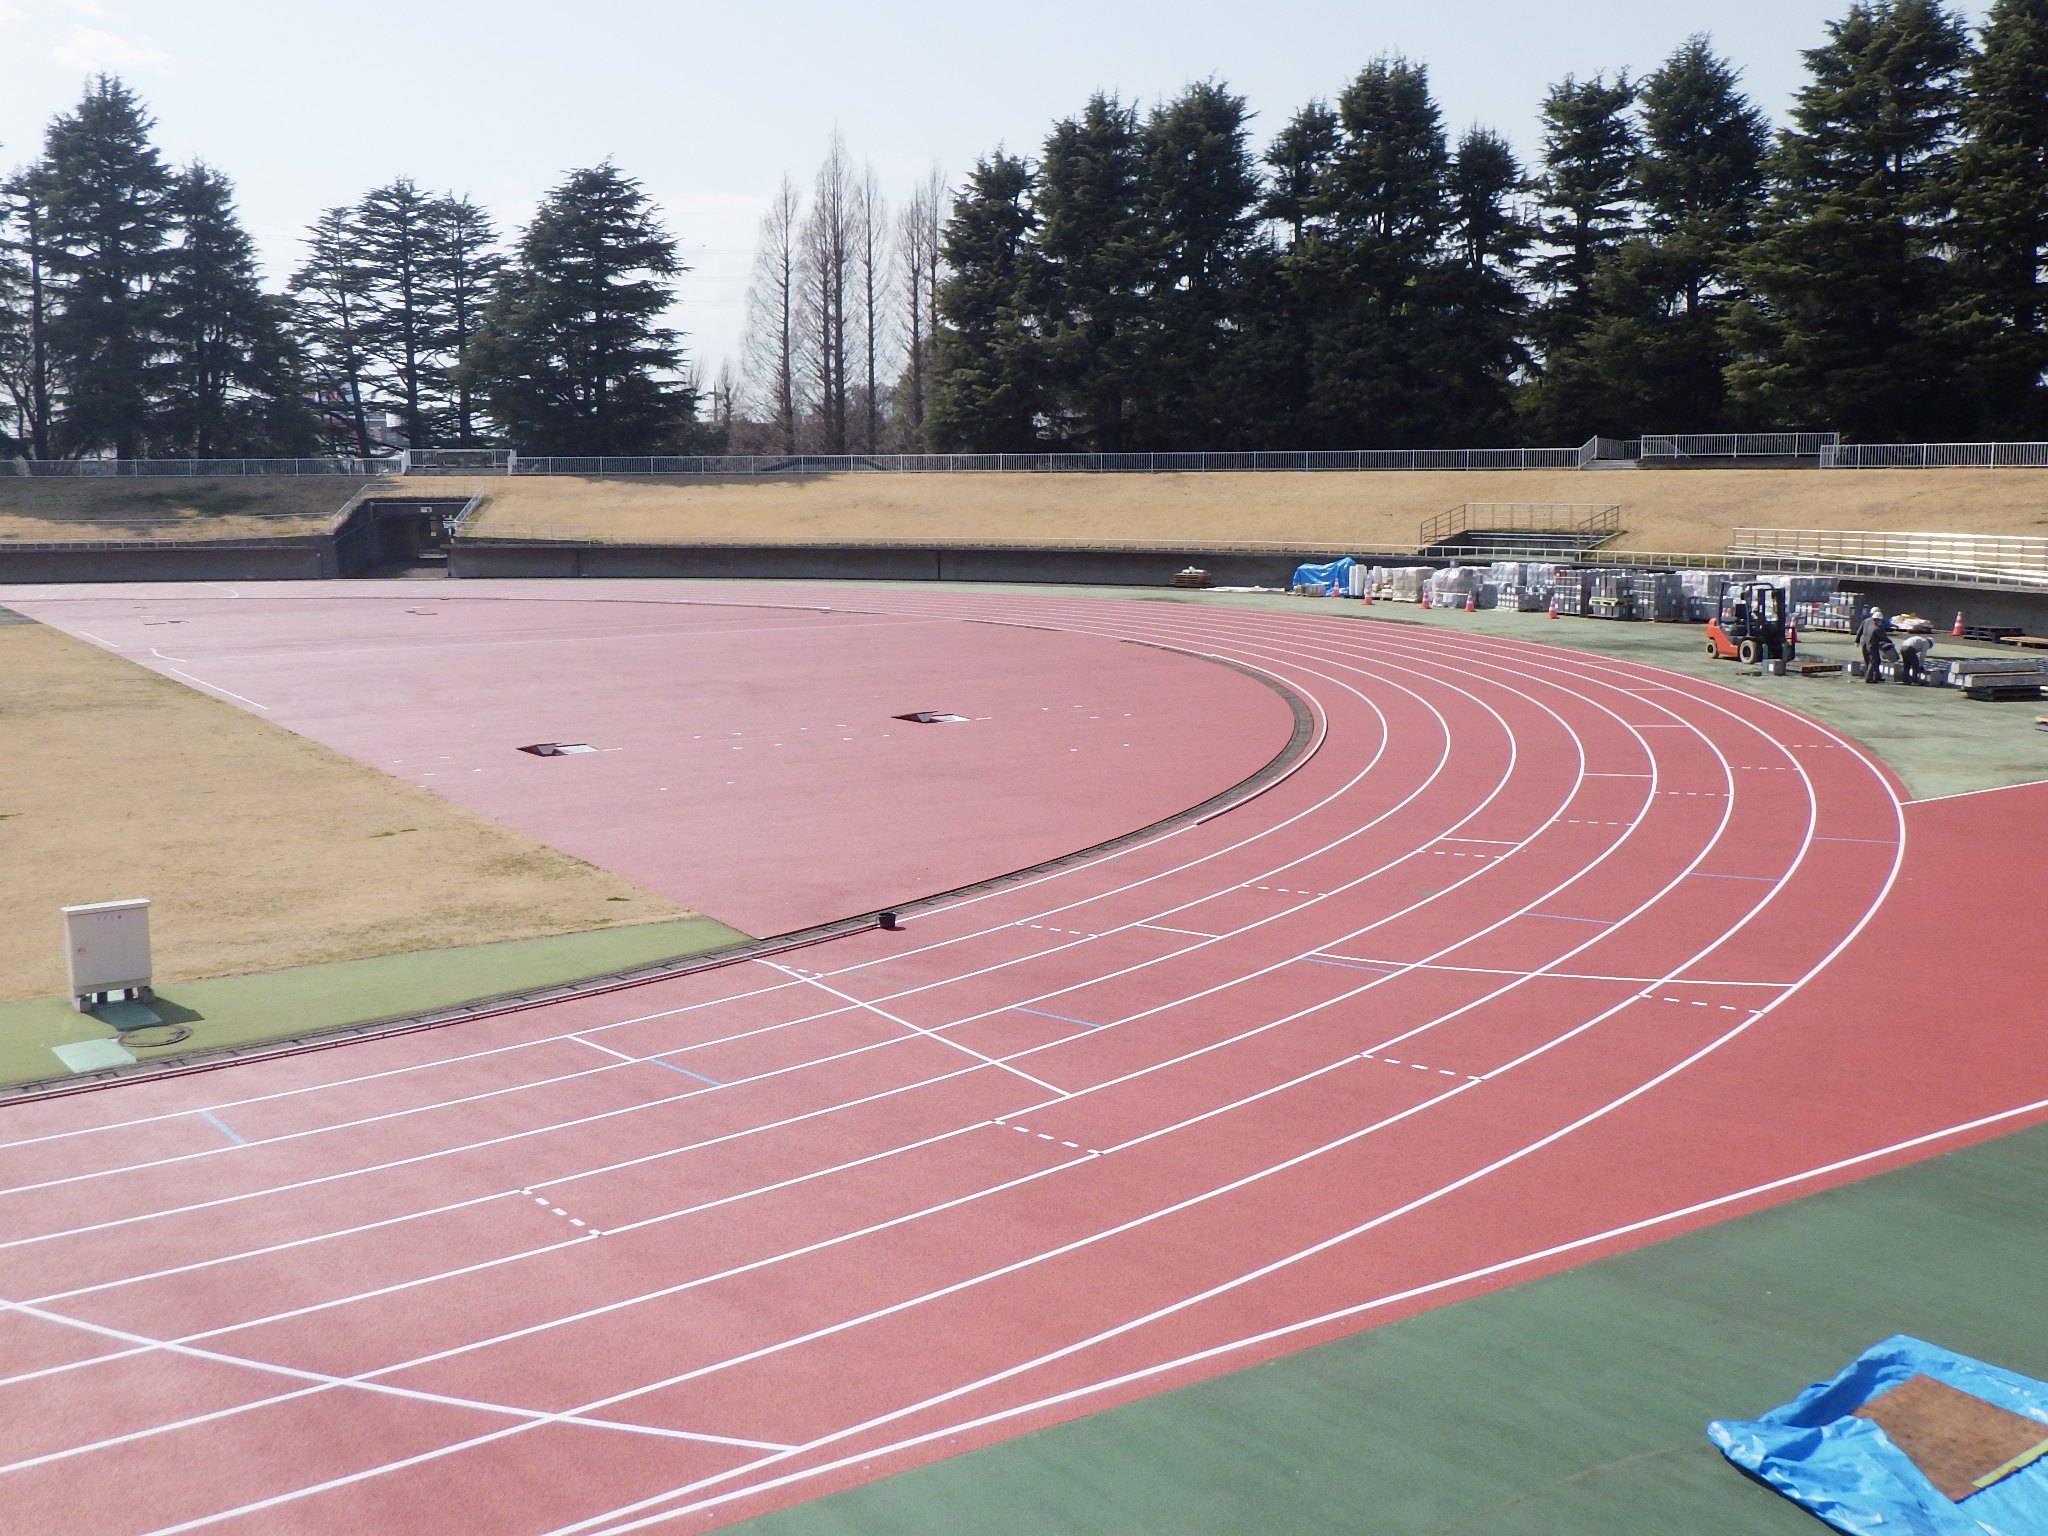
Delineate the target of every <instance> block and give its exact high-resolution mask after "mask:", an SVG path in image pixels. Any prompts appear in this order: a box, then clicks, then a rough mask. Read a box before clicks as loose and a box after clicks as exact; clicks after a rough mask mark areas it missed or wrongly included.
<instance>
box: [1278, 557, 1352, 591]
mask: <svg viewBox="0 0 2048 1536" xmlns="http://www.w3.org/2000/svg"><path fill="white" fill-rule="evenodd" d="M1357 563H1358V562H1357V561H1355V560H1353V559H1352V558H1351V557H1350V556H1349V555H1345V556H1343V557H1342V558H1341V559H1337V560H1332V561H1331V562H1330V563H1329V564H1328V565H1297V566H1296V567H1295V568H1294V580H1293V581H1291V582H1289V583H1288V586H1289V587H1290V588H1292V587H1323V588H1326V589H1328V590H1329V591H1331V592H1333V593H1334V594H1336V595H1337V596H1339V597H1342V596H1343V595H1344V592H1345V589H1346V588H1347V587H1348V586H1349V585H1350V583H1351V567H1352V566H1354V565H1356V564H1357Z"/></svg>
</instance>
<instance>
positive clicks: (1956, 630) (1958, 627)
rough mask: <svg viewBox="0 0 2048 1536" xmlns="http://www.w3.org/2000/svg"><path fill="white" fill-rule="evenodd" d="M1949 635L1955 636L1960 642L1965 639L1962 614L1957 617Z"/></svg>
mask: <svg viewBox="0 0 2048 1536" xmlns="http://www.w3.org/2000/svg"><path fill="white" fill-rule="evenodd" d="M1949 633H1950V634H1952V635H1954V636H1955V637H1956V638H1957V639H1958V640H1960V639H1962V638H1963V616H1962V615H1961V614H1960V613H1959V614H1957V615H1956V621H1955V623H1954V624H1953V625H1951V626H1950V628H1949Z"/></svg>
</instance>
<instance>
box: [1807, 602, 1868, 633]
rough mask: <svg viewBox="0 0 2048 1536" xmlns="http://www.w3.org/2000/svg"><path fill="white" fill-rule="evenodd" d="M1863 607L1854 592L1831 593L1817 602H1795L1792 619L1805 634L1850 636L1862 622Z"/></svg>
mask: <svg viewBox="0 0 2048 1536" xmlns="http://www.w3.org/2000/svg"><path fill="white" fill-rule="evenodd" d="M1864 606H1865V605H1864V600H1863V599H1862V598H1861V597H1859V596H1858V595H1857V594H1856V593H1854V592H1831V593H1829V594H1828V596H1827V597H1825V598H1823V599H1821V600H1820V601H1818V602H1803V603H1801V602H1795V603H1794V604H1793V605H1792V617H1793V619H1794V620H1795V621H1796V622H1797V623H1798V625H1799V628H1800V629H1801V630H1802V631H1805V632H1810V633H1813V634H1836V635H1851V634H1854V633H1855V632H1856V626H1857V625H1858V624H1861V623H1862V622H1863V614H1864Z"/></svg>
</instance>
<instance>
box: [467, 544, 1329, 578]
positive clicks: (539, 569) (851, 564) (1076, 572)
mask: <svg viewBox="0 0 2048 1536" xmlns="http://www.w3.org/2000/svg"><path fill="white" fill-rule="evenodd" d="M1297 563H1298V562H1297V559H1296V557H1294V556H1292V555H1219V554H1202V553H1198V552H1195V551H1179V552H1176V551H1171V550H1168V551H1164V552H1160V551H1148V552H1138V551H1130V550H1087V549H802V548H789V547H779V546H762V545H702V544H692V545H674V544H671V545H659V544H594V545H584V546H571V545H562V544H552V545H548V544H534V545H514V544H459V545H457V546H455V547H454V549H452V550H451V551H450V556H449V574H450V575H451V576H459V577H472V578H479V577H494V576H495V577H503V576H614V577H631V576H642V577H647V576H655V577H684V578H697V579H700V580H701V579H711V578H718V577H725V578H748V579H781V580H785V581H1017V582H1073V583H1081V584H1089V585H1106V586H1141V587H1163V586H1165V585H1167V583H1168V582H1169V581H1170V580H1171V579H1172V576H1173V573H1174V572H1175V571H1177V570H1180V569H1181V568H1182V567H1183V566H1188V565H1195V566H1200V567H1201V568H1202V569H1203V570H1205V571H1207V572H1208V573H1209V576H1210V579H1211V580H1212V581H1213V582H1215V583H1216V584H1217V585H1218V586H1237V587H1251V586H1265V587H1278V586H1284V585H1285V584H1286V582H1287V578H1288V577H1289V576H1291V575H1292V574H1293V573H1294V567H1295V565H1296V564H1297Z"/></svg>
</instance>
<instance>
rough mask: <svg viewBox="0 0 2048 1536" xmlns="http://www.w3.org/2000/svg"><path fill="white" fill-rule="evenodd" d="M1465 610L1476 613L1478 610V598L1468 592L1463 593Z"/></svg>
mask: <svg viewBox="0 0 2048 1536" xmlns="http://www.w3.org/2000/svg"><path fill="white" fill-rule="evenodd" d="M1465 611H1466V612H1467V613H1477V612H1478V611H1479V599H1478V598H1477V597H1476V596H1474V595H1473V594H1472V593H1470V592H1467V593H1466V594H1465Z"/></svg>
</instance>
